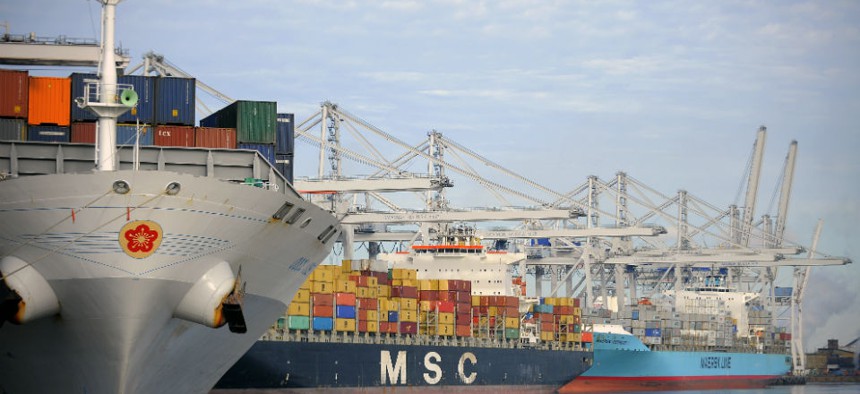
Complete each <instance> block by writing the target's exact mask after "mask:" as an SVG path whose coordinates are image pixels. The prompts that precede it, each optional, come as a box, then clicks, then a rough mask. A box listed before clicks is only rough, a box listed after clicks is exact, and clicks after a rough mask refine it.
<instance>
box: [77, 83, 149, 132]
mask: <svg viewBox="0 0 860 394" xmlns="http://www.w3.org/2000/svg"><path fill="white" fill-rule="evenodd" d="M69 78H71V80H72V101H71V102H72V111H71V114H72V122H80V121H89V120H96V119H98V117H96V114H94V113H93V112H92V111H90V110H88V109H83V108H80V107H78V105H77V104H75V98H78V97H83V96H84V80H85V79H98V76H97V75H96V74H83V73H73V74H72V75H69ZM116 82H117V83H118V84H130V85H132V86H134V92H135V93H137V105H136V106H135V107H134V108H132V109H130V110H129V111H127V112H126V113H124V114H122V115H120V116H119V118H117V122H118V123H134V122H137V121H138V120H139V121H140V123H146V124H149V123H152V122H153V121H154V120H155V119H154V114H155V77H147V76H144V75H123V76H119V77H117V80H116Z"/></svg>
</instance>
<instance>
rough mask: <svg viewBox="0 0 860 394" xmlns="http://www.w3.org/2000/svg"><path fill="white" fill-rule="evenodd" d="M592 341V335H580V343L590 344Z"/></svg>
mask: <svg viewBox="0 0 860 394" xmlns="http://www.w3.org/2000/svg"><path fill="white" fill-rule="evenodd" d="M593 339H594V335H592V333H591V332H584V333H582V341H583V342H591V341H592V340H593Z"/></svg>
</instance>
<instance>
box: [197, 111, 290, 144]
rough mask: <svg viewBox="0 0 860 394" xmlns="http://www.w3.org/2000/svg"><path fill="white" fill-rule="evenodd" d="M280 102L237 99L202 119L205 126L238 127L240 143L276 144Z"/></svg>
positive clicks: (237, 133) (201, 124) (202, 124)
mask: <svg viewBox="0 0 860 394" xmlns="http://www.w3.org/2000/svg"><path fill="white" fill-rule="evenodd" d="M277 110H278V104H277V103H275V102H273V101H236V102H233V103H232V104H230V105H228V106H226V107H224V108H222V109H221V110H220V111H218V112H215V113H214V114H212V115H209V116H207V117H205V118H203V119H201V120H200V126H203V127H228V128H235V129H236V142H237V143H240V144H274V143H275V142H276V140H277V130H278V126H277V117H278V114H277Z"/></svg>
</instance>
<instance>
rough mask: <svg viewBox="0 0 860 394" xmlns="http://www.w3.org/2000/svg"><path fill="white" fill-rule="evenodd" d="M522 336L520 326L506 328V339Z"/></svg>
mask: <svg viewBox="0 0 860 394" xmlns="http://www.w3.org/2000/svg"><path fill="white" fill-rule="evenodd" d="M519 337H520V329H519V328H506V329H505V339H517V338H519Z"/></svg>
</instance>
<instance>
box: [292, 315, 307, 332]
mask: <svg viewBox="0 0 860 394" xmlns="http://www.w3.org/2000/svg"><path fill="white" fill-rule="evenodd" d="M287 319H289V321H288V322H287V324H288V325H289V328H290V330H308V329H310V328H311V318H310V317H308V316H288V317H287Z"/></svg>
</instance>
